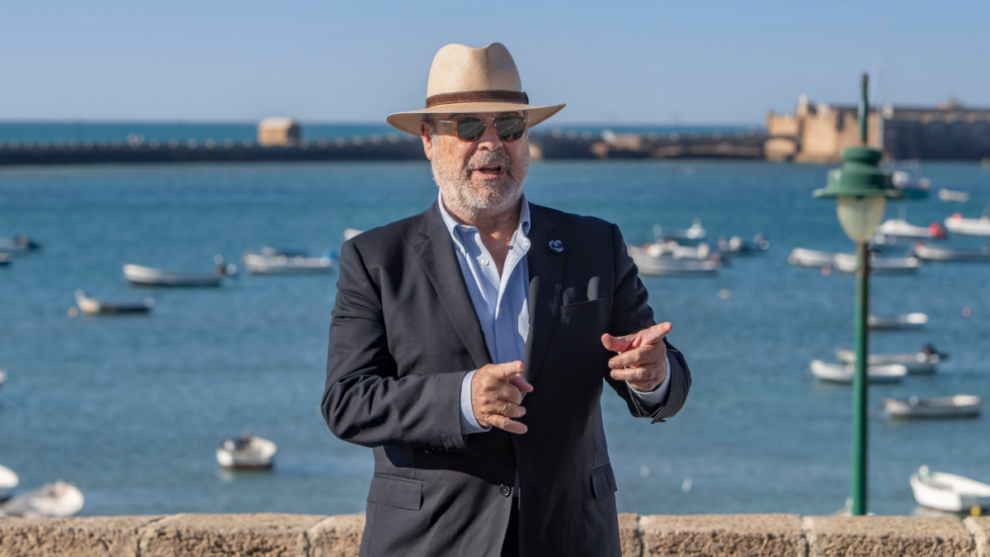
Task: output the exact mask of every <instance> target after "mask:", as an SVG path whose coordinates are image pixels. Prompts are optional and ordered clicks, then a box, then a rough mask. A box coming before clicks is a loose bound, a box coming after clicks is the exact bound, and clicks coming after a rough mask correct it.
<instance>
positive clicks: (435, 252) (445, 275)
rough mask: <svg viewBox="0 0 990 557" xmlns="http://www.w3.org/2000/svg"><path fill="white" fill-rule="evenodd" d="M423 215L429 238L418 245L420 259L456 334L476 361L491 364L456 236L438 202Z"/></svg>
mask: <svg viewBox="0 0 990 557" xmlns="http://www.w3.org/2000/svg"><path fill="white" fill-rule="evenodd" d="M424 216H425V221H426V225H425V227H424V229H423V233H424V234H425V235H426V239H425V240H423V241H422V242H420V243H419V244H417V245H416V253H418V254H419V260H420V262H421V263H422V264H423V267H424V268H425V270H426V274H427V275H428V276H429V277H430V282H432V283H433V288H435V289H436V291H437V294H438V295H439V296H440V302H441V304H443V308H444V310H445V311H446V312H447V316H448V317H449V318H450V320H451V322H452V323H453V324H454V329H455V330H456V331H457V336H458V337H460V339H461V342H462V343H464V347H465V348H467V351H468V353H469V354H470V355H471V359H472V360H474V363H475V365H476V366H477V367H479V368H480V367H482V366H485V365H487V364H490V363H492V359H491V356H490V355H489V354H488V345H486V344H485V335H484V333H483V332H482V331H481V324H480V323H479V322H478V314H477V313H476V312H475V311H474V305H473V304H472V303H471V296H470V294H468V291H467V286H466V285H465V284H464V277H463V276H462V275H461V267H460V265H459V264H458V263H457V256H456V255H455V254H454V244H453V240H451V239H450V232H449V231H448V230H447V227H446V226H444V224H443V217H441V216H440V208H439V206H438V205H437V202H434V203H433V206H432V207H430V209H429V210H428V211H426V213H425V214H424Z"/></svg>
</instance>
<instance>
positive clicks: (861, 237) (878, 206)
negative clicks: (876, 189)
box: [835, 196, 887, 244]
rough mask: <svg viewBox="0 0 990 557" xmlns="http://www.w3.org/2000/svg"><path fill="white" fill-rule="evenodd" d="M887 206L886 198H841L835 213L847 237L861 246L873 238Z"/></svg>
mask: <svg viewBox="0 0 990 557" xmlns="http://www.w3.org/2000/svg"><path fill="white" fill-rule="evenodd" d="M886 206H887V198H886V197H880V196H877V197H839V202H838V203H837V204H836V206H835V211H836V213H838V215H839V224H841V225H842V230H843V231H844V232H845V233H846V236H848V237H849V239H850V240H852V241H853V242H856V243H857V244H861V243H864V242H868V241H869V240H870V238H872V237H873V233H874V232H875V231H876V229H877V227H879V226H880V222H881V221H883V215H884V209H885V208H886Z"/></svg>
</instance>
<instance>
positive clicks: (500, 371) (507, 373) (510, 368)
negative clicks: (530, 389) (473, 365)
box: [485, 360, 529, 385]
mask: <svg viewBox="0 0 990 557" xmlns="http://www.w3.org/2000/svg"><path fill="white" fill-rule="evenodd" d="M485 368H486V369H487V370H488V375H490V376H491V377H492V378H493V379H496V380H498V381H508V380H509V379H511V378H512V377H513V376H514V375H518V374H520V373H522V370H523V363H522V362H520V361H519V360H516V361H514V362H506V363H504V364H489V365H487V366H485ZM528 384H529V383H527V385H528Z"/></svg>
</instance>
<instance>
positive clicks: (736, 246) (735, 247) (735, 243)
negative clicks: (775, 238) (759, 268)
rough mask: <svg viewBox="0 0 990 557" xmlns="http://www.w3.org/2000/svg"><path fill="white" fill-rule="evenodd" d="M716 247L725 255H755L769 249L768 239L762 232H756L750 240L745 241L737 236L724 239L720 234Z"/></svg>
mask: <svg viewBox="0 0 990 557" xmlns="http://www.w3.org/2000/svg"><path fill="white" fill-rule="evenodd" d="M716 249H717V250H718V252H719V253H721V254H723V255H727V256H732V257H734V256H737V255H756V254H761V253H766V252H767V251H768V250H769V249H770V241H769V240H767V239H766V238H765V237H764V236H763V234H757V235H756V236H754V237H753V241H752V242H747V241H745V240H743V239H742V238H740V237H739V236H733V237H731V238H728V239H726V238H725V236H721V237H719V239H718V244H717V245H716Z"/></svg>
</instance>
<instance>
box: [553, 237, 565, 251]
mask: <svg viewBox="0 0 990 557" xmlns="http://www.w3.org/2000/svg"><path fill="white" fill-rule="evenodd" d="M550 249H552V250H553V251H555V252H557V253H560V252H562V251H564V242H561V241H560V240H550Z"/></svg>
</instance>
